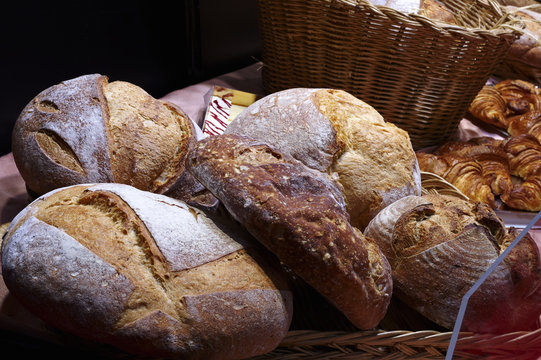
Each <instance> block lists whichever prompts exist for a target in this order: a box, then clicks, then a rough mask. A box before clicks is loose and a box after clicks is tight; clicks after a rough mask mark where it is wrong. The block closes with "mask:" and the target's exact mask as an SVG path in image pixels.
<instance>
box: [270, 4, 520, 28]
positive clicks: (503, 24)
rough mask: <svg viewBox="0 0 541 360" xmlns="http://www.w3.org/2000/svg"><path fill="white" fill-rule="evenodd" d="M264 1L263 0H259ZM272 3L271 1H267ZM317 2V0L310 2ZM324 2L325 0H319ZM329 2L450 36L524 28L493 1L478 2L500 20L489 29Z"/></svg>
mask: <svg viewBox="0 0 541 360" xmlns="http://www.w3.org/2000/svg"><path fill="white" fill-rule="evenodd" d="M259 1H265V0H259ZM268 1H272V0H268ZM311 1H317V0H311ZM319 1H325V2H327V1H326V0H319ZM331 2H336V3H341V4H344V5H348V6H351V7H352V9H354V8H357V7H365V8H367V9H369V10H370V11H371V12H374V13H378V14H383V15H384V16H386V17H388V18H391V19H398V20H401V21H406V22H408V21H409V22H415V23H418V24H420V25H422V26H427V27H431V28H434V29H436V30H438V31H444V32H447V33H449V34H450V35H460V36H466V37H469V36H475V37H477V36H482V37H483V36H503V35H506V34H507V35H509V36H515V35H517V34H519V33H521V29H523V28H525V25H524V23H523V22H522V21H521V20H520V17H518V16H516V15H514V14H513V13H511V12H508V11H505V9H503V8H502V6H500V5H499V4H498V3H496V2H495V1H493V0H484V1H480V3H481V4H482V5H483V6H488V7H490V8H491V10H493V11H494V12H495V13H496V14H498V15H500V20H499V21H497V22H496V25H495V26H494V27H493V28H490V29H483V28H480V27H479V28H475V27H468V26H462V25H454V24H448V23H445V22H440V21H436V20H434V19H431V18H429V17H427V16H425V15H423V14H415V13H410V14H406V13H404V12H401V11H400V10H397V9H394V8H391V7H388V6H383V5H374V4H372V3H371V2H370V1H369V0H331Z"/></svg>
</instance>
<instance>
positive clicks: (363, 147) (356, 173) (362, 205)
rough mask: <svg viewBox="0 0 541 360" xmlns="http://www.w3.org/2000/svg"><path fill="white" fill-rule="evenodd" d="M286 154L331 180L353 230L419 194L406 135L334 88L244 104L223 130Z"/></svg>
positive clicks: (417, 174)
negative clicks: (398, 202) (335, 182)
mask: <svg viewBox="0 0 541 360" xmlns="http://www.w3.org/2000/svg"><path fill="white" fill-rule="evenodd" d="M225 133H226V134H237V135H244V136H247V137H250V138H253V139H257V140H260V141H263V142H266V143H268V144H269V145H272V146H273V147H276V148H277V149H278V150H279V151H281V152H285V153H289V154H290V155H292V156H293V157H294V158H296V159H297V160H299V161H301V162H302V163H304V164H305V165H306V166H308V167H310V168H312V169H315V170H318V171H321V172H323V173H327V174H329V175H331V176H332V177H333V178H336V179H337V181H338V183H339V184H340V185H341V186H342V191H343V195H344V198H345V201H346V206H347V210H348V212H349V214H350V216H351V224H352V225H353V226H355V227H357V228H359V229H360V230H361V231H362V230H363V229H364V227H365V226H366V225H367V224H368V222H369V221H370V220H371V219H372V218H373V217H374V216H375V215H376V214H377V213H378V212H379V211H380V210H381V209H383V208H384V207H385V206H387V205H388V204H391V203H392V202H394V201H396V200H398V199H400V198H402V197H404V196H407V195H420V194H421V177H420V171H419V166H418V163H417V158H416V156H415V152H414V151H413V148H412V145H411V142H410V139H409V136H408V134H407V132H406V131H404V130H402V129H400V128H398V127H397V126H395V125H394V124H391V123H387V122H385V121H384V119H383V118H382V116H381V115H380V114H379V113H378V112H377V111H376V110H375V109H374V108H373V107H371V106H370V105H368V104H366V103H364V102H363V101H361V100H359V99H357V98H355V97H354V96H352V95H351V94H349V93H347V92H344V91H341V90H330V89H307V88H296V89H288V90H283V91H280V92H277V93H274V94H271V95H268V96H266V97H264V98H262V99H260V100H258V101H257V102H255V103H254V104H252V105H250V106H249V107H248V108H247V109H245V110H244V111H243V112H242V113H241V114H239V115H238V116H237V117H236V118H235V120H233V121H232V122H231V124H230V125H229V126H228V127H227V129H226V131H225Z"/></svg>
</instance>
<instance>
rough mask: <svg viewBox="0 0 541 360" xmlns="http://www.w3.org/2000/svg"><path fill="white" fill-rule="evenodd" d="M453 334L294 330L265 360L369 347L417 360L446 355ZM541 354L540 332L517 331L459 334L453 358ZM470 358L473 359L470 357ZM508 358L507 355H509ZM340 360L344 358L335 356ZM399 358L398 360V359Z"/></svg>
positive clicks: (402, 331)
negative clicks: (429, 353)
mask: <svg viewBox="0 0 541 360" xmlns="http://www.w3.org/2000/svg"><path fill="white" fill-rule="evenodd" d="M452 335H453V332H452V331H448V332H439V331H436V330H419V331H409V330H390V331H386V330H378V329H374V330H362V331H361V330H359V331H355V332H348V331H319V330H292V331H289V332H288V333H287V335H286V337H285V338H284V339H283V340H282V342H281V343H280V344H279V345H278V347H277V348H276V349H275V350H274V351H273V352H271V353H269V354H266V355H265V356H264V357H263V358H265V357H272V354H273V353H275V354H277V355H279V356H280V357H281V356H283V352H285V351H290V352H291V353H299V354H303V353H306V352H308V351H309V350H311V349H314V348H317V347H324V348H325V347H328V348H329V349H332V350H333V351H335V350H338V352H341V351H342V352H343V354H342V355H346V354H352V353H355V352H356V351H357V352H360V353H362V352H363V350H364V349H366V348H370V347H380V348H381V347H391V348H393V354H395V355H396V354H400V353H401V352H402V350H403V351H404V352H405V353H404V354H405V355H407V356H411V357H412V358H416V357H415V355H416V354H418V353H417V351H416V350H415V349H419V351H420V352H421V353H425V352H426V349H429V351H430V349H432V350H434V351H435V353H439V354H445V353H446V352H447V350H448V348H449V343H450V341H451V338H452ZM531 350H534V351H535V353H538V352H541V328H539V329H537V330H533V331H515V332H510V333H505V334H478V333H472V332H459V333H458V338H457V341H456V346H455V350H454V352H453V355H455V354H456V355H457V356H456V357H455V358H461V357H465V358H475V357H471V354H472V353H475V354H477V355H475V356H476V357H478V356H481V355H485V356H486V355H493V356H498V355H499V356H501V355H504V356H509V355H510V354H514V353H515V351H517V353H516V354H517V355H519V354H522V355H524V354H529V351H531ZM468 354H470V355H468ZM506 354H507V355H506ZM336 356H337V358H341V355H340V354H338V355H336ZM396 358H398V357H396Z"/></svg>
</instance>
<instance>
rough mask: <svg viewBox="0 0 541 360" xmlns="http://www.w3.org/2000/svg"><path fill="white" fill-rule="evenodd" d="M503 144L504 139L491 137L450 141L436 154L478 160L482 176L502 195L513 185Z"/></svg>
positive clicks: (496, 192)
mask: <svg viewBox="0 0 541 360" xmlns="http://www.w3.org/2000/svg"><path fill="white" fill-rule="evenodd" d="M501 144H502V140H499V139H494V138H490V137H478V138H473V139H470V140H469V141H467V142H463V141H450V142H447V143H445V144H443V145H441V146H440V147H439V148H437V149H436V150H435V152H434V154H439V155H444V154H452V155H454V156H458V157H462V158H469V159H473V160H476V161H477V162H479V163H480V164H481V167H482V176H483V177H484V178H485V179H486V182H487V184H489V185H490V187H491V189H492V192H493V193H494V194H495V195H501V194H503V193H506V192H508V191H510V190H511V188H512V187H513V183H512V179H511V175H510V174H509V164H508V159H507V154H506V153H505V151H504V150H503V149H502V147H501Z"/></svg>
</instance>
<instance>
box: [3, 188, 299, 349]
mask: <svg viewBox="0 0 541 360" xmlns="http://www.w3.org/2000/svg"><path fill="white" fill-rule="evenodd" d="M2 275H3V278H4V282H5V284H6V286H7V287H8V289H9V291H10V294H12V295H13V296H15V297H16V298H17V299H18V300H19V301H20V302H21V303H22V304H23V305H25V306H26V307H27V308H28V309H29V310H31V311H32V312H33V313H35V314H36V315H37V316H38V317H40V318H41V319H43V320H44V321H46V322H47V323H49V324H51V325H53V326H55V327H57V328H59V329H61V330H63V331H65V332H69V333H72V334H75V335H78V336H81V337H83V338H86V339H90V340H93V341H96V342H101V343H107V344H111V345H114V346H116V347H118V348H120V349H123V350H125V351H127V352H129V353H133V354H137V355H143V356H152V357H166V358H182V359H188V358H189V359H239V358H246V357H250V356H255V355H259V354H263V353H265V352H268V351H271V350H272V349H273V348H274V347H276V346H277V345H278V344H279V342H280V341H281V340H282V338H283V337H284V336H285V334H286V333H287V331H288V328H289V325H290V322H291V317H292V295H291V292H290V290H289V283H288V278H287V277H286V276H285V274H284V272H283V269H282V267H281V266H280V265H279V263H278V261H277V260H276V258H275V257H274V256H273V255H272V254H271V253H268V252H267V251H266V250H265V249H264V248H263V247H261V246H260V245H259V243H258V242H257V241H255V240H254V239H253V238H251V237H250V236H249V234H248V233H247V232H246V231H245V230H244V229H242V228H240V227H238V225H233V224H229V223H221V222H218V221H217V220H211V218H209V217H207V216H205V215H204V213H203V212H201V211H200V210H197V209H196V208H194V207H190V206H188V205H186V204H185V203H184V202H181V201H178V200H175V199H171V198H169V197H166V196H164V195H160V194H154V193H150V192H144V191H141V190H138V189H135V188H134V187H131V186H129V185H124V184H89V185H74V186H71V187H65V188H62V189H58V190H55V191H52V192H50V193H47V194H45V195H43V196H42V197H40V198H38V199H37V200H35V201H34V202H33V203H31V204H30V205H29V206H28V207H26V208H25V209H24V210H23V211H22V212H21V213H19V214H18V215H17V217H16V218H15V219H14V220H13V221H12V222H11V223H10V226H9V228H8V230H7V233H6V235H5V237H4V241H3V244H2Z"/></svg>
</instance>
